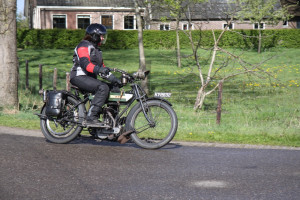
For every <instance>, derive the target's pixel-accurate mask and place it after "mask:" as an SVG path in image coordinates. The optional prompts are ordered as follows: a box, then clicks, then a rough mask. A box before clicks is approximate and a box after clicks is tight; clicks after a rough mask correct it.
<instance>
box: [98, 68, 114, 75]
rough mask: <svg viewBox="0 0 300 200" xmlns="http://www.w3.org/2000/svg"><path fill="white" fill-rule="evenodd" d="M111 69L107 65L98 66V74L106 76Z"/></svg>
mask: <svg viewBox="0 0 300 200" xmlns="http://www.w3.org/2000/svg"><path fill="white" fill-rule="evenodd" d="M110 71H111V70H110V68H109V67H103V66H102V67H100V69H99V73H100V74H99V75H104V76H107V75H108V74H109V72H110Z"/></svg>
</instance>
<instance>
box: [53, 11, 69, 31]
mask: <svg viewBox="0 0 300 200" xmlns="http://www.w3.org/2000/svg"><path fill="white" fill-rule="evenodd" d="M63 15H64V16H65V19H66V29H68V15H67V14H52V15H51V28H52V29H53V18H54V16H63Z"/></svg>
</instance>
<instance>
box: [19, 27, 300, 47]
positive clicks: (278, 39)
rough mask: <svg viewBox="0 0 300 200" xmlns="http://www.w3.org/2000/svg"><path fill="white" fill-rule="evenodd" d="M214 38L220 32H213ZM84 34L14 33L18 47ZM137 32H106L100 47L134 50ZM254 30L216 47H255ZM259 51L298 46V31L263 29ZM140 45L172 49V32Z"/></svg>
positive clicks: (67, 43) (200, 34)
mask: <svg viewBox="0 0 300 200" xmlns="http://www.w3.org/2000/svg"><path fill="white" fill-rule="evenodd" d="M215 33H216V35H218V34H220V33H221V31H220V30H217V31H215ZM84 34H85V30H66V29H48V30H39V29H30V30H28V29H27V30H18V32H17V45H18V48H39V49H43V48H51V49H59V48H75V46H76V45H77V44H78V43H79V42H80V40H81V39H82V38H83V36H84ZM137 35H138V34H137V31H136V30H132V31H127V30H126V31H125V30H109V31H108V40H107V43H106V44H105V45H104V46H103V48H106V49H131V48H138V40H137ZM192 35H193V38H194V41H198V40H200V41H201V46H205V47H209V46H212V45H213V37H212V31H210V30H207V31H196V30H195V31H192ZM253 36H258V31H257V30H234V31H228V32H226V33H225V34H224V36H223V38H222V40H221V43H220V46H222V47H234V48H251V49H252V48H256V47H257V43H258V42H257V40H258V39H257V37H253ZM263 37H264V38H263V48H270V47H286V48H299V47H300V30H299V29H277V30H263ZM143 38H144V46H145V48H151V49H162V48H163V49H172V48H175V47H176V33H175V31H158V30H145V31H144V35H143ZM180 42H181V47H182V48H189V47H190V44H189V39H188V37H187V36H186V35H185V33H184V32H180Z"/></svg>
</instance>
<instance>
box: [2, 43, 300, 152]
mask: <svg viewBox="0 0 300 200" xmlns="http://www.w3.org/2000/svg"><path fill="white" fill-rule="evenodd" d="M229 51H231V52H235V53H237V54H240V55H241V56H242V57H243V58H244V59H246V60H247V61H248V62H250V63H259V62H261V61H262V60H264V59H266V58H268V57H271V56H273V59H271V60H269V61H267V62H266V63H264V64H263V65H262V67H263V68H264V70H266V71H268V72H270V73H272V74H273V75H274V78H265V79H261V78H260V77H257V76H248V75H243V76H240V77H237V78H235V79H231V80H229V81H227V82H225V84H224V88H223V101H222V102H223V104H222V118H221V124H220V125H217V124H216V107H217V98H218V94H217V92H215V93H212V94H211V95H210V96H208V97H207V99H206V100H205V104H204V108H203V110H201V111H198V112H195V111H194V110H193V105H194V102H195V98H196V94H197V90H198V89H199V83H200V81H199V76H198V70H197V68H195V66H194V64H193V60H192V59H184V60H183V67H182V68H180V69H179V68H177V66H176V59H175V52H174V51H173V50H164V49H161V50H159V49H158V50H150V49H147V50H146V52H145V54H146V60H147V64H148V65H147V67H148V68H149V69H150V70H151V74H150V77H149V79H150V81H149V88H150V95H153V94H154V92H171V93H172V96H171V98H169V99H168V100H169V101H171V102H172V104H173V106H174V109H175V111H176V112H177V115H178V119H179V127H178V131H177V134H176V136H175V140H185V141H202V142H222V143H244V144H268V145H285V146H297V147H299V146H300V108H299V100H300V79H299V75H300V74H299V73H300V64H299V62H298V60H297V57H298V55H299V53H300V49H271V50H269V51H267V52H264V53H262V54H257V53H256V52H255V51H247V52H243V51H241V50H230V49H229ZM182 53H183V54H184V55H188V54H190V53H191V52H190V51H188V50H183V51H182ZM72 54H73V50H72V49H67V50H62V49H57V50H54V49H49V50H33V49H26V50H19V51H18V57H19V62H20V70H19V71H20V84H19V88H20V89H19V100H20V111H18V112H14V111H13V110H10V109H2V110H1V112H0V125H6V126H15V127H24V128H29V129H38V128H39V120H38V118H37V117H36V116H34V115H33V114H32V113H35V112H38V111H39V108H40V107H41V106H42V99H41V98H40V97H39V96H38V89H39V86H38V85H39V84H38V81H39V79H38V66H39V64H42V65H43V88H45V89H50V88H52V77H53V71H54V68H57V70H58V88H59V89H64V88H65V76H66V72H69V70H70V68H71V67H72ZM208 55H209V53H207V52H205V51H202V52H200V58H201V60H202V64H203V65H204V66H207V64H208V63H207V62H206V60H207V56H208ZM103 56H104V62H105V65H106V66H108V67H116V68H120V69H124V70H127V71H129V72H134V71H136V70H137V69H138V65H139V64H138V63H139V59H138V50H136V49H130V50H106V51H104V53H103ZM225 57H226V56H225V55H224V54H218V55H217V59H218V62H217V64H221V63H222V61H223V60H224V59H225ZM226 59H227V58H226ZM26 60H28V61H29V67H30V68H29V73H30V80H29V85H30V87H29V90H25V61H26ZM231 65H232V66H231V69H230V70H226V69H224V70H222V71H221V72H220V73H221V74H228V73H232V71H238V70H240V66H238V65H237V64H236V63H234V62H232V64H231ZM215 84H216V82H212V84H211V85H210V87H213V86H214V85H215Z"/></svg>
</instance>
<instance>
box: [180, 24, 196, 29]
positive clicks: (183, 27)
mask: <svg viewBox="0 0 300 200" xmlns="http://www.w3.org/2000/svg"><path fill="white" fill-rule="evenodd" d="M182 30H184V31H186V30H193V24H190V25H189V24H182Z"/></svg>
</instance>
